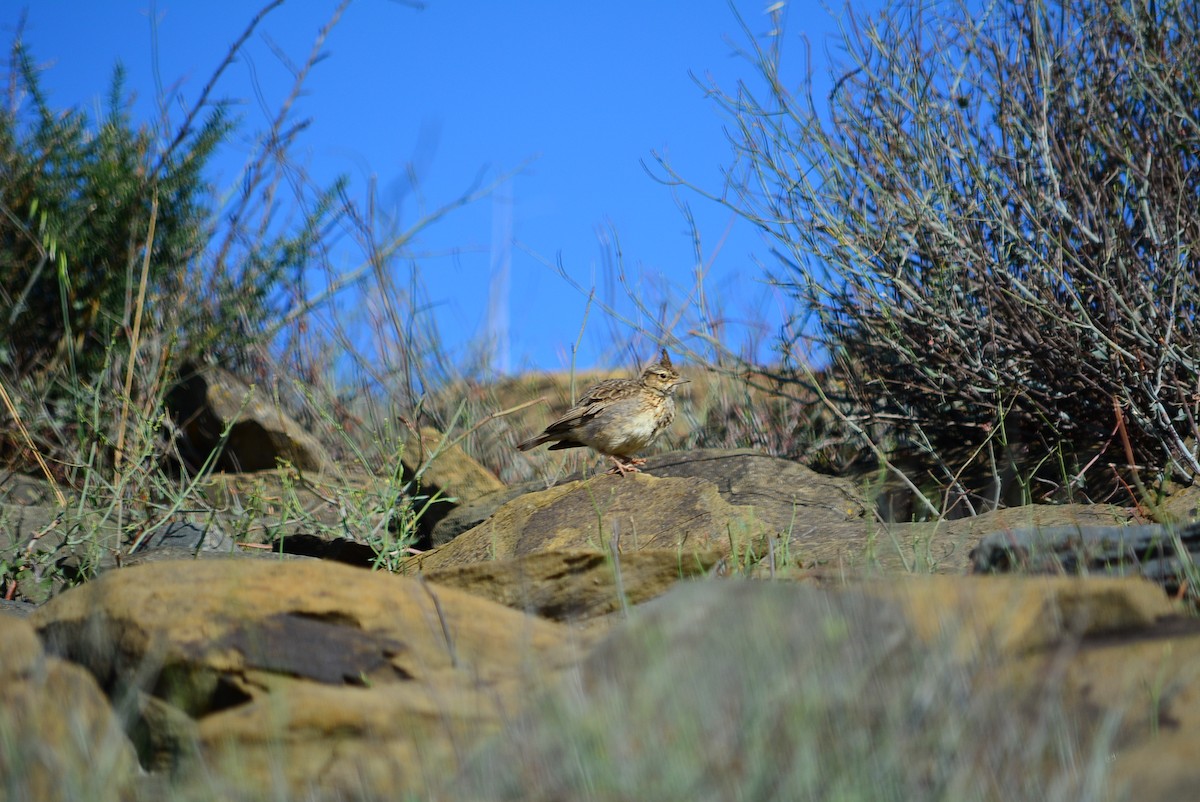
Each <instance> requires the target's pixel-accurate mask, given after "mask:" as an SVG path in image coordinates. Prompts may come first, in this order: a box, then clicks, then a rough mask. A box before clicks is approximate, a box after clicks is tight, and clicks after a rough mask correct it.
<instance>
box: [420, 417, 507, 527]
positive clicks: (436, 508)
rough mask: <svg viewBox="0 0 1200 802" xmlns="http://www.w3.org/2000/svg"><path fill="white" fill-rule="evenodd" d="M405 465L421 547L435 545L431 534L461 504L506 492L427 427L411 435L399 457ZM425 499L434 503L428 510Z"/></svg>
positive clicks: (476, 463) (473, 461) (486, 472)
mask: <svg viewBox="0 0 1200 802" xmlns="http://www.w3.org/2000/svg"><path fill="white" fill-rule="evenodd" d="M400 459H401V461H402V462H403V463H404V480H405V481H406V482H409V481H413V480H415V483H416V485H417V486H418V488H419V490H417V491H415V492H412V495H413V496H415V497H417V499H418V503H417V509H418V510H420V511H421V512H420V518H419V519H418V520H417V528H418V530H419V531H420V533H421V540H420V541H419V542H418V545H419V546H421V547H428V546H429V545H431V544H432V534H433V530H434V527H436V526H437V524H438V522H439V521H441V520H442V519H443V518H445V517H446V516H447V515H448V514H450V512H452V511H453V510H454V509H455V508H456V507H458V506H459V505H461V504H467V503H470V502H471V501H474V500H476V499H479V498H481V497H483V496H486V495H488V494H489V493H495V492H497V491H500V490H504V483H503V482H501V481H500V480H499V479H497V478H496V476H495V475H494V474H493V473H492V472H491V471H489V470H488V469H487V468H484V467H483V466H482V465H480V464H479V463H478V462H476V461H475V460H474V459H472V458H471V457H470V456H468V455H467V453H466V452H465V451H463V450H462V447H461V446H458V445H455V444H452V443H451V442H450V441H449V438H447V437H446V435H444V434H442V433H441V432H439V431H438V430H436V429H434V428H432V427H429V426H425V427H422V428H421V430H420V432H419V433H418V434H417V435H416V436H414V435H412V434H411V433H410V436H409V439H408V441H407V442H406V443H405V445H404V452H403V453H402V454H401V457H400ZM423 499H433V501H431V502H430V503H429V504H428V506H425V502H424V501H423Z"/></svg>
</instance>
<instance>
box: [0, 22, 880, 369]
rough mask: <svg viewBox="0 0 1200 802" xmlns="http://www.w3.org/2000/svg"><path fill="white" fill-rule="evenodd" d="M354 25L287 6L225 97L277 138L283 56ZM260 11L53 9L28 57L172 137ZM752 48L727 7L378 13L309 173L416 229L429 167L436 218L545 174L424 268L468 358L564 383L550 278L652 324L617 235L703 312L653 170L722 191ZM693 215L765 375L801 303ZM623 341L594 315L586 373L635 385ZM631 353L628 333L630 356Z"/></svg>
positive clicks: (826, 35) (448, 330) (466, 213)
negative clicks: (490, 189) (665, 166)
mask: <svg viewBox="0 0 1200 802" xmlns="http://www.w3.org/2000/svg"><path fill="white" fill-rule="evenodd" d="M734 5H735V7H736V8H737V10H738V11H739V12H740V13H741V15H742V16H743V17H744V19H745V20H746V22H747V24H748V26H749V27H750V29H751V31H753V32H754V33H755V34H756V35H758V36H766V35H767V32H768V30H769V28H770V17H769V16H768V15H767V14H766V8H767V6H768V5H769V4H768V3H766V2H762V0H754V1H753V2H741V1H740V0H739V1H738V2H735V4H734ZM878 5H879V3H878V2H876V0H871V2H870V3H862V2H860V3H857V4H856V7H857V8H860V9H861V8H876V7H878ZM334 6H335V3H333V2H315V1H313V0H305V1H304V2H290V3H285V4H284V5H283V6H282V7H280V8H279V9H277V10H275V11H273V12H272V13H271V14H270V15H269V16H267V17H266V19H265V20H264V22H263V23H262V25H261V26H260V27H259V29H258V31H259V33H258V34H257V35H256V36H255V37H254V38H253V39H252V40H251V42H250V44H249V46H248V48H247V50H246V51H245V53H244V55H243V56H242V58H240V59H239V60H238V62H237V63H236V64H234V65H233V67H232V68H231V69H230V70H229V71H228V72H227V73H226V75H225V76H224V78H223V79H222V82H221V83H220V84H219V85H218V87H217V90H216V92H215V95H216V96H217V97H220V98H227V99H233V100H235V101H238V103H239V105H238V109H239V112H240V114H241V116H242V117H243V119H244V121H245V123H246V126H245V127H246V128H247V130H263V129H265V128H266V127H267V125H268V124H269V120H270V117H271V116H273V115H274V113H275V111H276V109H277V108H278V106H279V103H280V102H281V101H282V100H283V98H284V97H285V96H286V94H287V92H288V91H289V89H290V86H291V75H290V74H289V72H288V70H287V68H286V67H285V65H284V64H283V63H282V62H281V60H280V58H279V56H278V55H277V53H276V52H275V51H279V52H282V53H284V54H286V56H287V57H288V58H290V59H291V60H292V61H294V62H296V63H302V62H303V61H304V59H305V58H306V56H307V54H308V51H309V49H310V48H311V47H312V43H313V40H314V37H315V36H316V33H317V31H318V30H319V29H320V28H321V27H322V26H323V25H324V24H325V23H326V22H327V21H328V19H329V16H330V14H331V12H332V10H333V8H334ZM260 7H261V4H260V3H258V2H251V3H246V2H244V0H241V1H238V2H234V1H233V0H206V1H205V2H196V1H195V0H189V1H188V2H184V0H154V2H153V3H152V2H150V0H129V1H127V0H105V2H94V1H89V2H81V1H80V0H70V1H68V0H37V2H36V3H31V4H29V5H28V7H27V8H25V9H24V10H25V11H26V13H27V15H28V21H27V25H26V29H25V32H24V38H25V41H26V43H27V45H28V46H29V47H30V49H31V51H32V53H33V55H34V57H35V59H36V61H37V62H38V63H39V64H41V65H43V66H44V67H46V71H45V72H44V74H43V86H44V88H45V89H46V90H48V92H49V94H50V97H51V103H52V104H54V105H56V106H67V105H83V106H85V107H88V108H98V107H99V106H100V105H101V104H102V102H103V99H104V97H105V94H106V90H107V88H108V85H109V80H110V77H111V74H112V68H113V65H114V63H115V62H116V61H117V60H120V61H121V62H122V63H123V64H124V66H125V68H126V70H127V72H128V79H127V86H128V88H129V90H130V91H132V92H134V93H135V94H136V95H137V98H138V101H137V105H136V106H135V111H136V113H138V114H144V115H146V117H147V118H150V117H151V116H152V115H153V114H154V113H155V108H156V106H155V102H156V101H155V98H156V96H157V95H158V93H159V91H160V89H159V87H160V86H161V88H162V89H163V90H166V91H168V92H170V91H171V90H175V91H176V92H177V97H178V99H179V101H177V102H182V103H191V102H194V101H195V99H196V98H197V97H198V96H199V94H200V92H201V90H202V88H203V86H204V84H205V82H206V81H207V80H208V79H209V77H210V76H211V75H212V73H213V71H214V69H215V68H216V66H217V65H218V63H219V62H220V61H221V59H222V58H223V57H224V56H225V53H226V51H227V50H228V47H229V45H230V43H232V42H233V41H234V40H235V39H236V37H237V36H238V35H239V34H240V33H241V32H242V31H243V30H244V28H245V27H246V24H247V23H248V21H249V20H250V18H251V17H252V16H253V13H254V12H255V11H256V10H257V9H258V8H260ZM833 8H834V10H835V12H836V13H833V12H831V11H830V10H829V9H828V8H826V7H824V6H820V5H818V4H816V3H805V2H793V3H790V4H789V7H788V10H787V14H788V16H787V29H786V35H787V37H788V39H789V41H788V43H787V48H788V50H787V52H788V53H789V55H790V58H791V59H792V60H793V61H792V63H793V64H795V65H796V67H797V70H796V72H795V75H796V76H797V77H799V76H800V75H801V71H802V68H803V65H801V64H799V63H798V62H800V60H801V59H802V58H803V56H804V49H803V48H802V47H801V42H800V37H801V36H802V35H803V36H807V38H808V40H809V41H810V42H811V43H812V45H813V66H814V68H815V72H816V73H817V75H818V77H820V76H821V74H822V73H823V72H824V64H825V61H826V54H827V52H829V51H833V50H836V46H837V45H836V32H837V29H838V25H839V19H838V17H839V16H840V12H841V6H834V7H833ZM21 11H22V6H21V4H20V3H19V2H11V3H6V4H5V10H3V11H0V26H3V30H4V34H5V42H6V43H7V42H8V41H10V40H11V36H12V32H13V30H14V28H15V25H16V22H17V19H18V17H19V15H20V13H21ZM153 20H156V33H155V35H153V36H152V27H154V26H152V21H153ZM730 39H732V40H733V41H734V42H736V43H738V44H739V45H740V44H743V38H742V34H741V32H740V31H739V29H738V25H737V22H736V20H735V18H734V14H733V12H732V11H731V8H730V5H729V4H728V3H727V2H725V0H690V2H687V3H655V2H647V1H646V0H607V1H606V2H603V3H594V2H593V3H563V2H554V3H552V2H541V1H540V0H539V1H536V2H520V3H499V2H482V1H481V0H475V1H473V2H441V1H440V0H430V1H429V2H427V3H425V5H424V7H423V8H420V9H417V8H413V7H412V6H410V5H405V4H403V3H397V2H390V1H389V0H357V2H355V3H353V4H352V5H351V6H350V7H349V9H348V11H347V12H346V14H345V16H344V17H343V18H342V19H341V21H340V22H339V24H338V26H337V27H336V28H335V29H334V30H333V32H332V34H331V36H330V38H329V39H328V41H327V42H326V43H325V46H324V49H323V50H324V53H325V54H326V58H325V59H324V60H323V61H322V62H321V63H320V64H319V65H318V66H317V67H316V69H315V71H314V72H313V74H312V76H311V78H310V79H309V81H308V83H307V85H306V93H305V95H304V96H303V97H302V98H301V99H300V100H299V102H298V105H297V109H296V114H297V116H299V117H302V118H308V119H310V120H311V127H310V128H309V129H308V130H306V131H305V132H304V134H303V136H302V138H301V140H300V148H299V150H298V151H297V153H298V155H299V157H300V159H301V160H302V161H303V162H304V163H305V164H306V166H307V168H308V170H309V171H310V173H311V174H312V175H313V176H314V177H316V178H318V179H319V180H325V181H329V180H332V179H333V178H334V177H335V176H337V175H341V174H346V175H348V176H349V178H350V181H351V192H352V194H353V195H355V196H356V197H363V196H364V194H365V191H366V187H367V185H368V183H369V181H370V180H372V179H373V180H375V181H376V182H377V184H378V186H379V187H380V189H381V193H382V199H383V200H384V202H385V203H392V204H398V214H399V217H400V219H401V221H402V222H404V223H411V221H412V220H413V219H415V215H416V214H417V205H416V199H415V195H414V193H412V192H411V191H406V187H407V186H408V185H407V183H406V179H405V176H407V175H408V174H409V168H410V167H411V169H412V170H413V171H414V173H415V174H416V175H417V177H418V178H419V181H420V192H421V195H422V196H423V197H424V198H425V199H426V200H427V203H429V204H437V203H439V202H444V201H449V200H451V199H452V198H454V197H455V196H456V195H458V194H459V193H461V192H462V191H463V190H464V189H466V188H467V187H468V186H469V185H470V184H471V183H472V181H473V180H474V179H475V178H476V176H477V175H479V174H480V172H481V171H484V172H485V173H486V174H487V175H496V174H498V173H499V172H503V171H508V170H512V169H514V168H516V167H518V166H519V165H521V164H523V163H525V162H527V161H530V160H532V163H531V164H530V166H529V167H528V168H527V169H526V170H525V171H524V172H523V173H522V174H521V175H519V176H518V177H517V178H515V179H514V180H513V181H512V182H511V184H510V185H509V186H508V187H507V188H506V190H505V192H504V195H503V196H502V198H501V200H497V201H486V200H485V201H483V202H481V203H478V204H476V205H474V206H471V207H468V208H465V209H463V210H460V211H458V212H456V213H454V214H452V215H451V216H449V217H448V218H446V219H445V220H443V221H442V222H440V223H438V224H437V225H435V226H434V227H433V228H431V229H430V230H428V231H427V232H426V233H425V234H424V235H423V236H422V238H421V241H420V242H419V244H418V250H419V251H420V252H421V253H423V254H426V255H425V256H423V257H422V258H421V259H420V262H419V266H420V271H421V277H422V280H423V281H424V282H425V285H426V288H427V292H428V295H429V299H430V301H431V302H432V304H433V312H432V313H433V314H435V315H436V316H437V321H438V325H439V327H440V329H441V331H442V333H443V335H444V337H445V342H446V345H447V347H448V348H450V350H451V353H452V354H455V355H456V356H458V357H460V358H461V357H465V355H466V354H467V353H468V350H469V349H470V348H471V347H473V346H477V345H478V343H480V342H487V343H491V344H493V345H494V346H495V347H494V352H493V364H494V367H495V368H496V369H498V370H501V371H516V370H522V369H527V368H531V367H536V368H544V369H558V368H562V367H564V366H566V365H567V363H568V360H569V357H570V349H571V346H572V344H573V343H574V342H575V339H576V337H577V335H578V332H579V328H580V323H581V321H582V320H583V316H584V309H585V303H586V299H585V296H584V295H582V294H581V293H580V292H579V291H578V290H576V289H574V288H572V287H571V286H570V285H569V283H567V282H565V281H563V280H562V279H561V278H560V277H559V276H557V275H556V274H555V273H554V272H553V271H552V270H551V269H550V268H548V267H547V266H546V265H545V264H543V263H542V260H545V261H549V262H551V263H553V262H555V261H556V260H558V259H559V258H561V261H562V264H563V266H564V268H565V269H566V271H567V272H568V273H569V274H570V275H571V277H572V278H573V279H574V280H575V281H576V282H578V283H579V284H580V285H583V286H584V287H585V288H590V287H595V288H596V291H597V295H598V296H599V297H602V298H607V297H614V298H615V300H617V301H618V303H619V305H620V306H621V308H622V309H624V310H627V311H628V310H630V309H631V304H629V303H627V302H625V301H623V300H621V298H622V292H621V290H620V289H619V288H614V287H613V286H612V285H613V282H612V280H611V274H610V273H609V272H607V271H606V263H607V260H606V257H605V255H606V246H605V244H604V243H603V242H602V239H601V232H604V231H615V232H616V233H617V235H618V236H619V237H620V241H621V247H622V252H623V254H624V260H625V266H626V268H627V270H628V271H629V274H630V276H631V279H632V280H633V281H634V282H635V284H636V287H637V290H636V291H637V292H638V293H639V295H640V297H642V298H644V299H647V300H651V301H653V300H655V299H656V298H658V297H659V294H660V293H661V290H662V288H663V287H667V286H670V287H673V288H675V289H674V292H675V293H676V295H677V297H681V296H682V295H683V294H684V293H686V292H687V290H688V289H689V288H690V286H691V282H692V276H693V274H694V271H695V269H696V264H695V260H694V259H693V250H692V241H691V236H690V233H689V231H688V227H687V224H686V222H685V220H684V218H683V216H682V215H681V213H680V211H679V209H678V207H677V204H676V197H675V195H673V193H672V191H671V190H670V189H669V188H667V187H665V186H662V185H660V184H658V183H656V182H654V181H653V180H651V179H650V178H649V177H648V176H647V175H646V173H645V172H644V170H643V168H642V166H641V162H642V161H643V160H644V161H647V162H649V161H651V152H652V151H655V150H658V151H666V152H668V153H669V154H670V157H671V159H672V162H673V163H674V165H675V166H676V167H677V168H678V169H679V170H680V171H681V172H682V173H683V174H684V175H686V176H688V177H690V178H692V179H693V180H695V181H696V182H697V183H699V184H701V185H705V186H708V187H713V188H715V187H717V186H718V185H719V181H720V175H721V173H720V171H721V168H722V167H723V166H724V165H727V164H728V163H729V162H730V159H731V153H730V149H729V146H728V143H727V142H726V140H725V134H724V131H723V130H722V119H721V117H720V115H719V114H718V113H717V110H716V107H715V106H714V104H713V103H712V102H711V101H708V100H706V99H705V98H704V94H703V92H702V90H701V89H700V88H699V87H698V86H697V85H696V84H695V83H694V82H693V80H692V78H691V77H690V76H689V71H690V72H692V73H695V74H697V75H705V74H709V75H712V76H713V77H714V78H715V79H716V80H717V81H718V83H720V84H721V85H722V86H725V87H730V88H732V87H733V86H734V84H735V82H736V81H737V80H738V79H739V78H747V79H750V78H752V77H753V76H752V71H751V70H750V68H749V66H748V65H747V64H746V63H745V62H744V61H742V60H740V59H737V58H735V57H734V56H733V47H732V45H731V44H730V43H729V40H730ZM155 42H156V47H155ZM155 52H157V57H158V64H157V76H158V78H157V82H156V72H155V58H154V56H155ZM822 85H827V82H826V83H825V84H821V83H819V84H818V91H819V94H820V93H823V92H821V86H822ZM174 113H175V118H176V119H177V120H178V119H179V118H180V117H181V114H180V112H179V110H178V109H176V110H175V112H174ZM246 150H247V146H246V145H245V144H242V145H241V151H240V152H239V150H238V144H237V143H235V145H234V147H233V148H231V149H229V150H228V151H227V152H226V153H225V154H224V156H223V157H222V159H220V160H218V161H217V162H216V164H215V168H214V173H215V175H214V180H215V181H216V182H217V183H218V184H219V185H221V186H223V187H228V186H230V185H231V183H232V182H234V181H236V176H237V171H238V169H239V167H240V166H241V159H244V157H245V152H246ZM504 196H507V197H509V198H511V206H508V205H506V204H505V203H504V202H503V198H504ZM682 197H683V198H684V199H686V200H688V201H690V202H691V205H692V209H693V212H694V213H695V216H696V220H697V223H698V229H699V232H700V235H701V238H702V243H703V249H704V255H705V258H706V259H707V260H710V261H711V269H710V273H709V279H708V283H707V287H706V289H707V292H708V293H709V297H710V298H712V299H714V302H717V303H719V304H720V305H721V307H722V309H723V313H724V316H725V317H727V318H729V319H731V320H733V321H736V322H737V323H738V325H737V326H735V327H734V328H733V329H731V331H730V333H729V339H730V340H731V341H732V342H733V344H734V345H736V344H737V343H738V342H740V341H741V340H742V339H743V338H744V337H745V336H746V332H747V331H750V330H755V331H757V332H758V333H759V334H760V335H761V339H762V342H763V344H762V347H761V348H760V349H759V352H758V357H759V358H761V359H770V356H771V354H770V344H771V341H772V339H773V336H774V333H775V331H776V330H777V328H778V325H779V322H780V320H781V319H782V316H783V314H784V313H785V312H786V309H787V305H788V300H787V298H786V296H784V295H782V294H781V293H779V292H778V291H777V290H774V289H773V288H771V287H769V286H767V285H766V284H765V282H764V280H763V279H764V276H763V274H762V270H761V268H760V267H759V265H760V264H762V263H768V262H769V260H770V256H769V253H768V252H767V248H766V246H765V245H764V243H763V242H762V240H761V239H760V238H759V236H758V234H757V233H756V232H755V231H753V230H751V227H750V226H749V225H747V224H745V223H742V222H740V221H737V220H735V219H733V218H732V216H731V215H730V213H729V212H728V211H725V210H722V209H720V208H717V207H715V206H714V205H712V204H709V203H707V202H705V201H703V200H702V199H700V198H698V197H694V196H690V195H687V194H684V195H682ZM508 231H510V232H511V237H510V236H508V235H507V234H506V232H508ZM506 244H507V245H508V247H507V248H506V247H504V246H505V245H506ZM718 244H719V247H718ZM504 253H508V254H509V255H510V258H511V263H510V265H511V266H510V272H509V275H508V281H507V287H506V288H505V287H504V286H503V285H502V284H501V285H494V282H493V278H494V276H495V274H496V268H495V266H496V265H497V264H499V263H500V262H501V261H502V259H501V258H500V256H499V255H501V254H504ZM539 256H540V257H541V260H539V258H537V257H539ZM505 290H507V291H505ZM493 292H494V293H496V295H495V297H496V298H498V299H499V301H500V303H499V304H498V305H497V306H494V307H493V308H495V309H499V310H501V312H500V313H499V314H497V315H494V316H493V317H492V318H491V319H490V320H489V317H488V313H487V309H488V299H489V293H493ZM505 310H506V314H505ZM612 331H613V328H612V327H610V326H609V325H607V324H605V323H604V322H603V320H602V319H601V316H600V315H599V314H598V313H597V312H596V310H595V309H593V311H592V313H591V315H590V316H589V318H588V327H587V331H586V333H585V335H584V339H583V343H582V350H581V353H580V357H579V363H580V365H582V366H589V365H617V364H620V365H626V364H628V363H629V361H630V354H629V353H628V351H625V352H622V351H620V350H619V349H616V348H614V346H613V342H612V335H611V332H612ZM624 331H626V329H624V328H623V327H620V326H618V327H617V328H616V332H617V335H618V337H620V336H621V334H622V332H624ZM635 347H636V349H637V350H638V352H639V353H638V355H639V356H642V357H645V356H648V355H650V354H651V353H652V347H653V346H652V345H651V344H650V343H648V342H644V341H643V342H640V343H637V344H636V345H635Z"/></svg>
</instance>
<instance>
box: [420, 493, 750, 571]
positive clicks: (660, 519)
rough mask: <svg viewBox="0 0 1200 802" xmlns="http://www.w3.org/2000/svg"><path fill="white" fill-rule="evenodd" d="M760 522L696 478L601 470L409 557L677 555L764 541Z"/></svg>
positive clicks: (437, 563)
mask: <svg viewBox="0 0 1200 802" xmlns="http://www.w3.org/2000/svg"><path fill="white" fill-rule="evenodd" d="M762 532H763V526H762V524H761V523H759V522H758V520H757V519H756V518H755V515H754V509H753V508H752V507H735V506H733V505H731V504H729V503H728V502H727V501H725V500H724V499H723V498H721V494H720V493H719V492H718V491H717V488H716V486H715V485H713V484H712V483H711V482H707V481H704V480H701V479H694V478H693V479H659V478H656V477H653V476H648V475H645V474H633V475H631V476H625V477H621V476H611V475H601V476H596V477H593V478H591V479H587V480H583V481H577V482H569V483H567V484H565V485H559V486H557V487H552V488H550V489H549V490H543V491H541V492H539V493H527V494H525V495H523V496H520V497H518V498H516V499H513V500H512V501H510V502H508V503H507V504H505V505H503V506H502V507H501V508H500V509H499V510H497V511H496V513H495V514H494V515H492V517H491V518H489V519H488V520H486V521H484V522H483V523H482V524H480V525H479V526H476V527H475V528H474V529H471V530H469V531H467V532H464V533H463V534H461V535H459V536H458V537H457V538H455V539H454V540H452V541H450V542H449V543H447V544H446V545H444V546H442V547H440V548H438V549H435V550H433V551H430V552H428V553H426V554H423V555H420V556H419V557H414V558H412V559H411V560H410V561H409V563H408V565H409V567H410V568H412V569H414V570H415V569H419V570H422V571H432V570H434V569H438V568H449V567H453V566H462V565H470V564H472V563H479V562H485V561H489V560H503V559H508V558H511V557H520V556H524V555H529V554H535V553H539V552H547V551H555V550H560V549H581V548H582V549H591V550H598V549H604V548H609V547H610V544H611V543H612V541H613V539H614V537H615V538H616V541H617V543H618V547H619V549H620V551H621V552H622V553H623V554H624V553H627V552H631V551H639V550H642V549H658V550H664V549H665V550H668V551H673V552H675V553H677V554H679V555H680V559H690V558H691V556H692V555H694V554H697V553H702V552H711V551H714V550H716V551H721V552H723V553H725V554H728V553H729V552H730V550H731V548H734V547H737V548H741V547H743V546H744V545H745V544H748V543H752V542H755V541H761V539H762Z"/></svg>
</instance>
